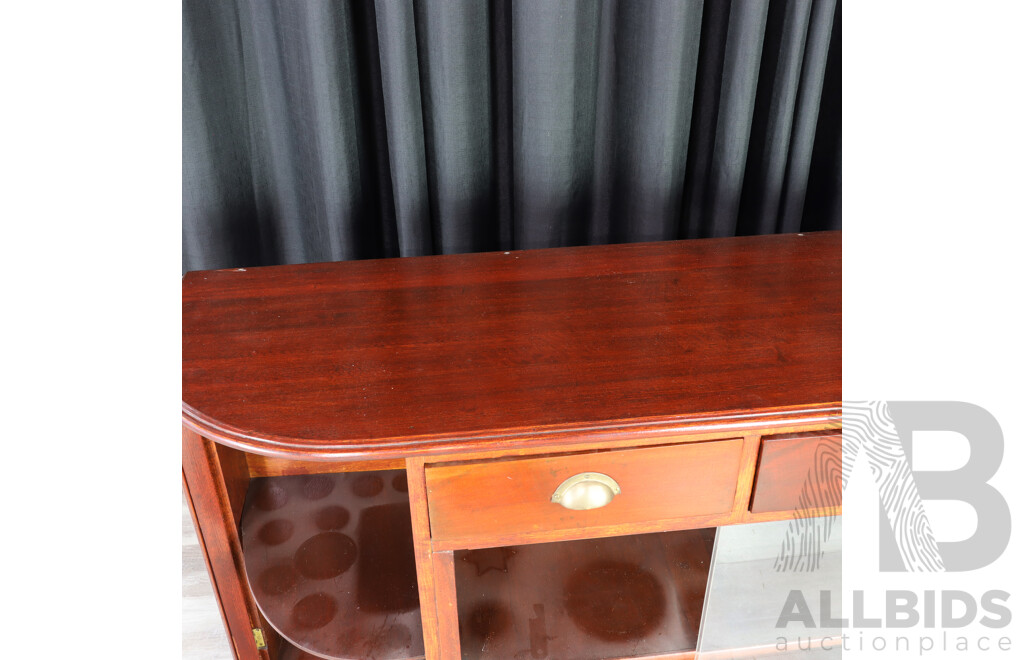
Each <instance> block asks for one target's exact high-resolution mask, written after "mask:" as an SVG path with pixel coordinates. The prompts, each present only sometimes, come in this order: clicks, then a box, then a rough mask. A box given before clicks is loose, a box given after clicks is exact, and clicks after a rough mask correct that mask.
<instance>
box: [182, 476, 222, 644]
mask: <svg viewBox="0 0 1024 660" xmlns="http://www.w3.org/2000/svg"><path fill="white" fill-rule="evenodd" d="M181 657H182V658H183V660H234V659H233V657H232V654H231V646H230V643H229V642H228V636H227V633H225V632H224V621H223V619H221V617H220V610H219V609H217V599H216V598H215V597H214V595H213V587H211V586H210V577H209V575H207V573H206V562H204V561H203V551H202V550H201V549H200V548H199V538H198V537H197V536H196V529H195V527H194V526H193V525H192V516H191V515H190V514H189V512H188V505H187V504H185V499H184V496H183V497H182V500H181Z"/></svg>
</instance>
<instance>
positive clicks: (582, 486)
mask: <svg viewBox="0 0 1024 660" xmlns="http://www.w3.org/2000/svg"><path fill="white" fill-rule="evenodd" d="M621 492H622V489H621V488H619V484H617V483H615V480H614V479H612V478H611V477H609V476H608V475H607V474H601V473H600V472H582V473H580V474H577V475H574V476H571V477H569V478H568V479H566V480H565V481H563V482H562V484H561V485H560V486H559V487H558V488H556V489H555V492H554V494H553V495H552V496H551V501H552V502H554V503H555V504H561V505H562V506H564V507H565V508H566V509H572V510H574V511H586V510H587V509H600V508H601V507H603V506H605V505H607V504H608V503H609V502H611V501H612V498H613V497H615V496H616V495H618V494H619V493H621Z"/></svg>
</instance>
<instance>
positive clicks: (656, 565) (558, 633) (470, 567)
mask: <svg viewBox="0 0 1024 660" xmlns="http://www.w3.org/2000/svg"><path fill="white" fill-rule="evenodd" d="M714 537H715V530H714V529H698V530H688V531H682V532H665V533H661V534H640V535H635V536H619V537H612V538H603V539H592V540H585V541H565V542H559V543H538V544H532V545H519V546H510V547H504V548H486V549H481V550H460V551H457V552H456V553H455V582H456V593H457V598H458V610H459V634H460V638H461V642H462V657H463V659H464V660H490V659H492V658H493V659H494V660H513V659H526V660H529V659H531V658H549V659H553V658H557V659H558V660H595V659H597V658H637V657H651V656H657V657H664V656H665V655H668V654H671V655H672V656H673V657H675V654H678V653H679V652H684V651H693V650H695V649H696V646H697V631H698V627H699V622H700V616H701V611H702V610H703V605H704V595H705V593H706V591H707V579H708V568H709V567H710V565H711V552H712V548H713V544H714Z"/></svg>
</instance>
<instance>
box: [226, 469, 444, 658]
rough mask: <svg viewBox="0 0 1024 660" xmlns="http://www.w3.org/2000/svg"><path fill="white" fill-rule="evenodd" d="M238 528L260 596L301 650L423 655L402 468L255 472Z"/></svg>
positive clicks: (342, 654) (274, 623) (331, 653)
mask: <svg viewBox="0 0 1024 660" xmlns="http://www.w3.org/2000/svg"><path fill="white" fill-rule="evenodd" d="M241 532H242V548H243V552H244V557H245V568H246V574H247V575H248V577H249V587H250V589H251V590H252V593H253V595H254V597H255V600H256V603H257V605H258V606H259V608H260V610H262V612H263V613H264V615H265V617H266V619H267V621H268V622H269V623H270V624H271V626H273V627H274V628H275V629H276V630H277V631H279V632H280V633H281V635H282V636H283V637H284V638H285V639H286V640H288V642H290V643H291V644H292V645H294V646H295V647H296V648H298V649H300V650H303V651H307V652H310V653H313V654H317V655H319V656H321V657H329V658H353V659H354V658H377V659H378V660H399V659H406V658H422V657H423V654H424V647H423V633H422V629H421V619H420V611H419V592H418V587H417V580H416V561H415V556H414V553H413V540H412V523H411V519H410V508H409V496H408V481H407V478H406V473H405V471H404V470H391V471H376V472H358V473H357V472H350V473H344V474H318V475H305V476H288V477H268V478H259V479H253V481H252V485H251V487H250V488H249V494H248V497H247V498H246V503H245V510H244V513H243V516H242V524H241Z"/></svg>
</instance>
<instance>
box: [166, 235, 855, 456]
mask: <svg viewBox="0 0 1024 660" xmlns="http://www.w3.org/2000/svg"><path fill="white" fill-rule="evenodd" d="M841 246H842V236H841V234H840V233H839V232H822V233H813V234H803V235H798V234H787V235H773V236H757V237H741V238H722V239H701V240H688V241H670V242H660V243H641V244H625V245H608V246H593V247H574V248H557V249H548V250H528V251H515V252H506V253H502V252H493V253H485V254H464V255H446V256H435V257H415V258H405V259H381V260H371V261H349V262H338V263H320V264H305V265H298V266H275V267H267V268H250V269H235V270H220V271H197V272H191V273H188V274H187V275H186V276H185V278H184V280H183V283H182V413H183V419H184V421H185V423H186V424H188V425H189V426H191V427H193V428H195V429H196V430H198V431H199V432H200V433H202V434H203V435H205V436H207V437H210V438H211V439H215V440H218V441H220V442H225V443H227V444H230V445H234V446H237V447H241V448H243V449H246V450H248V451H254V452H257V453H261V454H266V455H280V456H286V457H293V458H300V457H304V458H314V459H317V458H322V459H356V458H362V457H367V456H375V457H378V456H379V457H384V456H413V455H423V454H430V453H446V452H451V451H457V450H469V449H477V450H479V449H483V450H487V449H489V448H497V447H499V446H501V447H507V446H509V444H510V443H511V444H515V443H516V442H517V441H518V440H517V439H518V438H523V439H526V438H536V437H537V436H539V435H540V436H543V435H547V436H549V437H554V436H557V435H559V434H562V435H564V434H566V433H579V432H580V431H583V430H587V431H590V432H599V431H601V430H607V429H623V428H632V429H638V430H639V431H637V432H641V431H642V430H644V429H651V428H661V427H671V426H674V425H675V426H678V425H686V424H694V423H700V424H703V425H704V426H706V427H708V428H712V427H716V425H717V427H720V426H721V425H722V424H734V425H737V427H742V426H743V425H744V424H750V423H754V422H759V421H764V420H765V419H769V418H771V417H772V416H776V417H779V416H782V417H786V418H795V419H796V418H800V417H801V416H805V417H807V416H815V415H817V416H819V417H820V416H838V408H839V403H838V402H839V401H840V399H841V390H842V387H841V385H842V359H841V338H842V298H841V296H842V287H841V270H842V267H841V263H842V249H841ZM524 441H525V440H524Z"/></svg>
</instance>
